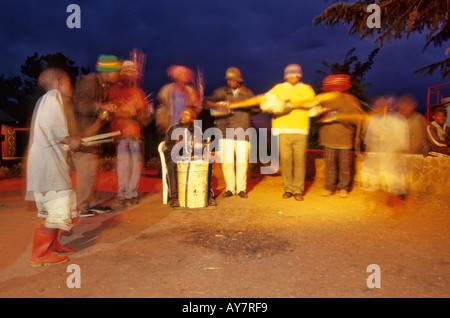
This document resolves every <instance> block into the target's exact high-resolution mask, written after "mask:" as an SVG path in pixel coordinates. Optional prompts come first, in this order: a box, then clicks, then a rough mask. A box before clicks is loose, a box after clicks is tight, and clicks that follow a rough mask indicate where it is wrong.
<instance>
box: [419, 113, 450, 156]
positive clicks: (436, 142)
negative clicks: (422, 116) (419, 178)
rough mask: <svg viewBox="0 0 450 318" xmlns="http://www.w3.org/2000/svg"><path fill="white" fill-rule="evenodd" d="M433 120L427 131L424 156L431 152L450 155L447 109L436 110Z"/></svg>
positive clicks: (424, 140) (449, 130)
mask: <svg viewBox="0 0 450 318" xmlns="http://www.w3.org/2000/svg"><path fill="white" fill-rule="evenodd" d="M433 119H434V120H433V121H432V122H431V123H430V124H428V126H427V129H426V131H425V136H424V139H423V156H424V157H426V156H428V155H429V154H430V152H435V153H438V154H444V155H450V128H449V127H448V126H447V124H446V120H447V109H445V108H444V107H437V108H436V109H434V111H433Z"/></svg>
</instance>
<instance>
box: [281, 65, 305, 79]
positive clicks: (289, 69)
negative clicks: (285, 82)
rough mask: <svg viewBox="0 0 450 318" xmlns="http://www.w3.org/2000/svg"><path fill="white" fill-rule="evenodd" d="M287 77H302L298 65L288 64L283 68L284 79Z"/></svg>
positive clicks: (300, 68)
mask: <svg viewBox="0 0 450 318" xmlns="http://www.w3.org/2000/svg"><path fill="white" fill-rule="evenodd" d="M289 76H297V77H302V76H303V72H302V67H301V66H300V65H298V64H289V65H288V66H286V67H285V68H284V79H286V78H288V77H289Z"/></svg>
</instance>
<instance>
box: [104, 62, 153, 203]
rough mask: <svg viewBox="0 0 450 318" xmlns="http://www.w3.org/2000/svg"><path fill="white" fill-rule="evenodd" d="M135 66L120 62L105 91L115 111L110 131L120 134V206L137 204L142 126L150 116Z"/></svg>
mask: <svg viewBox="0 0 450 318" xmlns="http://www.w3.org/2000/svg"><path fill="white" fill-rule="evenodd" d="M138 77H139V71H138V68H137V65H136V63H135V62H133V61H124V62H123V64H122V70H121V71H120V79H119V81H118V82H117V83H115V84H114V85H113V86H112V88H111V89H110V90H109V91H108V95H109V97H110V100H111V101H112V102H113V103H116V105H117V109H116V111H115V112H114V115H113V116H112V119H111V130H112V131H120V132H121V134H120V135H119V136H118V138H117V139H116V145H117V181H118V186H119V189H118V192H117V199H118V200H119V203H120V204H123V205H125V204H127V203H130V204H137V203H138V202H139V200H138V192H137V187H138V185H139V180H140V175H141V167H142V153H141V147H142V138H143V136H142V127H143V126H147V125H148V124H149V123H150V121H151V119H152V113H153V106H152V105H151V104H150V103H149V102H148V100H147V98H146V95H145V93H144V91H143V90H142V89H141V88H139V87H138V86H137V84H136V83H137V81H136V79H137V78H138Z"/></svg>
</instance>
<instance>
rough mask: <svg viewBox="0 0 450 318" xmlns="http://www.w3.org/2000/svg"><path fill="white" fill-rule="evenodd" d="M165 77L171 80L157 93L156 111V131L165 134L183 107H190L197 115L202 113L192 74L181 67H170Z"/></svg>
mask: <svg viewBox="0 0 450 318" xmlns="http://www.w3.org/2000/svg"><path fill="white" fill-rule="evenodd" d="M167 76H168V77H169V78H170V79H172V81H173V82H172V83H168V84H166V85H164V86H163V87H161V89H160V90H159V92H158V95H157V100H158V104H159V106H158V109H157V110H156V117H155V121H156V129H157V130H158V132H160V133H165V132H166V131H167V129H168V128H169V126H171V125H174V124H176V123H177V121H178V119H179V118H180V114H181V112H182V111H183V109H184V107H186V106H192V107H193V108H194V109H195V112H196V114H197V115H199V114H200V112H201V111H202V107H201V105H200V103H201V101H200V97H199V94H198V93H197V91H196V90H195V89H194V87H193V86H192V84H193V82H194V73H193V72H192V70H191V69H189V68H188V67H186V66H183V65H171V66H170V67H169V68H168V69H167Z"/></svg>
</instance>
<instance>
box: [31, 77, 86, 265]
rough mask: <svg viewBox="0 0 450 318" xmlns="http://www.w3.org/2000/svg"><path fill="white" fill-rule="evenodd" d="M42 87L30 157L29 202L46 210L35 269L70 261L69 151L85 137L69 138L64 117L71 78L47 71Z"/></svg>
mask: <svg viewBox="0 0 450 318" xmlns="http://www.w3.org/2000/svg"><path fill="white" fill-rule="evenodd" d="M38 84H39V86H41V87H42V88H43V89H45V91H46V94H45V95H44V96H42V97H41V98H40V99H39V100H38V102H37V104H36V107H35V109H34V112H33V117H32V122H31V129H30V138H29V146H28V155H27V165H26V167H27V177H26V180H27V199H30V195H31V196H32V197H33V199H34V200H35V201H36V205H37V206H38V209H40V208H41V209H42V210H45V211H46V212H47V216H46V219H45V224H44V225H43V226H42V227H41V228H40V229H38V230H36V231H35V235H34V240H33V250H32V254H31V259H30V265H31V266H44V265H54V264H59V263H63V262H66V261H67V260H68V257H67V255H58V254H56V253H59V254H70V253H73V252H74V249H73V248H72V247H65V246H62V245H61V243H60V241H59V235H60V231H67V232H70V231H71V229H72V214H71V211H72V206H73V205H74V204H73V203H74V202H73V200H74V196H73V191H72V184H71V181H70V175H69V165H68V163H67V150H66V148H63V147H62V144H66V145H68V146H69V148H70V149H71V150H76V149H78V148H79V147H80V145H81V138H79V137H74V136H69V130H68V127H67V121H66V118H65V114H64V105H63V97H64V98H70V97H72V94H73V90H72V84H71V81H70V78H69V76H68V75H67V74H66V73H65V72H63V71H61V70H59V69H55V68H48V69H46V70H44V71H43V72H42V73H41V74H40V75H39V78H38Z"/></svg>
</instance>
